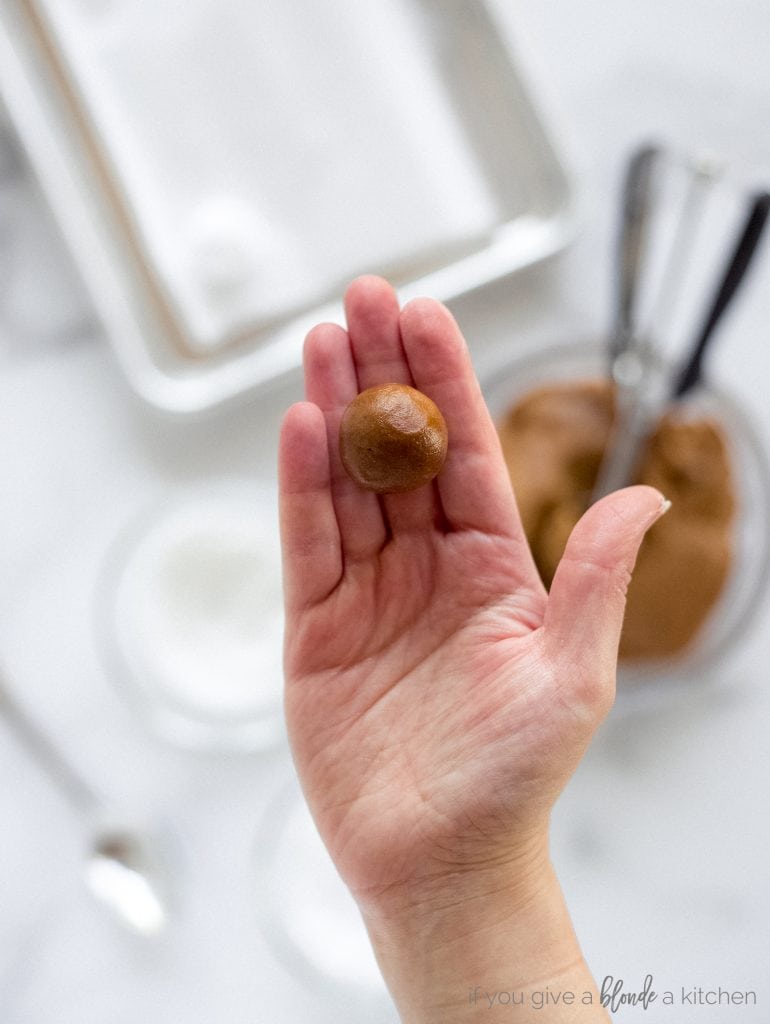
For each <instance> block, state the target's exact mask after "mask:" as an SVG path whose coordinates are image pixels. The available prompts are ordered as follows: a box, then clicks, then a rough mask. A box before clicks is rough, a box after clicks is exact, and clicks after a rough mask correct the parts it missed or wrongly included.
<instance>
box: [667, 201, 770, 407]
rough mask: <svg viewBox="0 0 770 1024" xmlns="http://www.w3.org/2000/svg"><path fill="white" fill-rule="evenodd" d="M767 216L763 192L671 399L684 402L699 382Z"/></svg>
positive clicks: (769, 203) (752, 208)
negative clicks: (714, 335)
mask: <svg viewBox="0 0 770 1024" xmlns="http://www.w3.org/2000/svg"><path fill="white" fill-rule="evenodd" d="M768 213H770V193H769V192H760V193H759V194H758V195H756V196H754V197H753V198H752V200H751V205H750V208H749V214H748V217H747V218H746V223H745V224H744V226H743V228H742V230H741V232H740V234H739V235H738V239H737V241H736V244H735V248H734V250H733V253H732V256H731V257H730V259H729V260H728V263H727V266H726V268H725V272H724V274H723V275H722V278H721V279H720V284H719V288H718V290H717V293H716V296H715V298H714V301H713V302H712V304H711V307H710V308H709V310H708V313H707V315H706V318H705V320H704V322H703V326H702V327H701V329H700V333H699V334H698V335H697V337H696V340H695V342H694V344H693V346H692V352H691V354H690V357H689V359H688V360H687V361H686V362H685V364H684V367H683V369H682V371H681V373H680V375H679V378H678V380H677V382H676V385H675V387H674V389H673V391H672V399H676V398H681V397H682V396H683V395H685V394H686V393H687V392H688V391H690V390H691V389H692V388H693V387H695V385H696V384H697V383H698V381H699V380H700V377H701V370H702V366H703V356H704V354H705V352H706V349H707V347H708V344H709V341H710V340H711V338H712V336H713V334H714V330H715V328H716V326H717V324H718V323H719V321H720V320H721V319H722V316H723V315H724V312H725V310H726V309H727V307H728V306H729V305H730V303H731V302H732V300H733V298H734V296H735V293H736V291H737V290H738V286H739V285H740V283H741V282H742V281H743V279H744V277H745V276H746V272H747V270H748V269H749V266H750V265H751V261H752V259H753V257H754V254H755V252H756V251H757V246H758V245H759V241H760V239H761V237H762V232H763V231H764V229H765V224H766V222H767V217H768Z"/></svg>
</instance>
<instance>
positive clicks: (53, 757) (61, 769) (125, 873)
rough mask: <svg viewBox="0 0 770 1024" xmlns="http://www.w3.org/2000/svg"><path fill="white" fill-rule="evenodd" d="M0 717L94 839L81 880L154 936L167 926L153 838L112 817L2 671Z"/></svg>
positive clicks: (130, 923) (128, 922)
mask: <svg viewBox="0 0 770 1024" xmlns="http://www.w3.org/2000/svg"><path fill="white" fill-rule="evenodd" d="M0 714H2V716H3V718H4V719H5V721H6V722H7V723H8V725H9V726H10V727H11V729H12V730H13V732H14V734H15V736H16V737H17V739H18V740H19V741H20V742H21V743H22V745H23V746H24V747H25V748H26V749H27V751H28V753H29V754H30V755H31V757H32V758H33V760H35V761H36V762H37V764H38V765H39V766H40V767H41V768H42V769H43V770H44V771H45V772H46V774H47V775H48V777H49V779H50V780H51V782H53V783H54V785H55V786H56V788H57V789H58V790H59V792H60V793H61V795H62V796H63V797H64V798H65V799H66V800H67V802H68V803H69V805H70V806H71V807H72V808H73V810H75V811H76V812H77V813H78V814H79V815H80V816H81V817H82V818H83V819H84V820H85V821H86V822H87V823H88V825H89V827H90V828H91V830H92V835H91V839H90V843H89V847H88V851H87V854H86V858H85V864H84V870H83V877H84V880H85V883H86V885H87V887H88V889H89V891H90V892H91V894H92V895H93V896H94V897H95V898H96V899H97V900H98V901H99V902H100V903H101V904H102V906H104V907H106V908H107V909H108V910H109V911H110V912H111V913H112V915H113V916H114V917H115V918H116V919H117V920H118V921H119V922H120V923H121V924H123V925H124V926H126V927H127V928H129V929H130V930H131V931H133V932H136V933H138V934H140V935H146V936H150V935H155V934H157V933H159V932H160V931H162V930H163V928H164V927H165V925H166V924H167V922H168V908H167V898H166V895H165V892H164V887H163V886H162V885H161V872H160V865H159V864H158V862H157V859H156V857H155V855H154V854H153V852H152V843H151V842H150V840H149V837H148V836H147V835H146V834H144V833H143V832H142V831H140V830H138V829H137V828H136V827H134V826H130V825H128V824H119V823H117V822H115V821H113V820H112V819H111V817H110V816H109V814H108V813H107V810H106V807H105V805H104V803H103V802H102V800H101V798H100V797H99V796H98V795H97V793H96V792H95V791H94V789H93V788H92V787H91V786H90V785H89V783H88V782H86V780H85V779H84V778H83V777H82V776H81V775H80V774H79V773H78V772H77V771H76V770H75V769H74V768H73V766H72V765H71V764H70V763H69V762H68V761H67V759H66V758H65V757H64V756H63V755H62V753H61V752H60V751H59V750H58V749H57V748H56V747H55V746H54V744H53V743H52V742H51V741H50V740H49V739H48V737H47V736H46V735H45V734H44V733H43V731H42V730H41V729H40V728H39V726H38V725H37V723H36V722H34V721H33V719H32V718H31V717H30V716H29V715H28V714H27V713H26V711H24V710H23V708H22V707H21V706H20V705H19V704H18V703H17V702H16V700H15V699H14V697H13V696H12V694H11V692H10V690H9V689H8V686H7V684H6V681H5V678H4V676H3V674H2V671H0Z"/></svg>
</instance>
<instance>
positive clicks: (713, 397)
mask: <svg viewBox="0 0 770 1024" xmlns="http://www.w3.org/2000/svg"><path fill="white" fill-rule="evenodd" d="M654 372H656V373H659V374H664V373H667V372H668V368H667V366H666V365H665V364H664V363H662V362H659V363H658V364H657V365H656V367H655V370H654ZM606 374H607V348H606V345H605V344H603V343H601V342H598V341H590V342H575V343H573V344H565V345H560V346H553V347H546V348H541V349H539V350H537V351H529V352H527V353H522V354H521V355H519V356H517V357H516V358H515V359H513V360H511V361H510V362H509V363H507V364H506V365H504V366H501V367H499V368H498V369H496V370H495V371H493V372H491V373H490V374H488V375H487V377H486V379H485V380H484V381H482V389H483V391H484V395H485V398H486V401H487V404H488V406H489V409H490V412H491V414H492V417H493V419H494V420H495V421H496V422H500V420H501V419H502V417H503V416H504V415H505V413H506V412H507V410H508V409H509V408H510V407H511V406H512V405H513V404H514V403H515V402H516V401H517V400H518V399H520V398H521V397H523V396H524V395H525V394H526V393H527V392H529V391H530V390H532V389H534V388H536V387H539V386H542V385H546V384H554V383H562V384H563V383H567V382H569V381H577V380H588V379H594V380H596V379H601V378H602V377H606ZM682 407H683V411H686V412H687V413H688V414H689V413H692V414H693V415H694V416H704V417H707V418H709V419H711V420H714V421H716V422H717V423H718V424H719V425H720V427H721V429H722V432H723V434H724V436H725V439H726V441H727V446H728V456H729V458H730V461H731V464H732V469H733V474H734V484H735V489H736V505H737V511H736V518H735V523H734V531H735V533H734V557H733V561H732V565H731V568H730V570H729V575H728V578H727V581H726V583H725V585H724V587H723V589H722V591H721V593H720V596H719V597H718V599H717V601H716V603H715V605H714V606H713V607H712V609H711V611H710V612H709V614H708V616H707V618H706V619H705V621H704V622H703V624H702V625H701V627H700V629H699V631H698V633H697V636H696V637H695V639H694V640H693V641H692V642H691V643H690V644H689V645H688V646H687V647H686V648H685V649H684V650H683V651H682V652H681V653H680V654H678V655H677V656H676V657H670V658H666V659H656V660H652V659H650V660H644V661H621V662H620V665H619V670H618V697H619V700H620V699H622V698H623V697H625V698H626V699H628V698H630V697H632V696H633V694H634V693H635V692H636V693H637V694H641V693H642V691H648V690H649V686H648V684H649V683H650V682H652V681H654V680H655V681H659V682H665V684H666V686H667V687H670V688H671V687H675V686H676V684H682V685H683V686H685V687H686V688H687V689H690V688H691V687H692V686H693V685H694V684H696V683H697V682H698V681H699V680H701V681H702V680H704V679H706V678H709V677H714V676H715V675H718V670H719V669H720V668H721V666H722V664H723V661H724V659H725V657H726V656H727V655H728V654H729V652H730V651H731V650H732V649H734V647H735V644H736V642H737V641H738V640H739V639H740V638H741V637H742V636H743V635H744V633H745V631H746V630H747V629H748V628H749V626H750V624H751V622H752V621H753V619H754V616H755V614H756V612H757V609H758V607H759V605H760V603H761V599H762V596H763V592H764V589H765V585H766V581H767V574H768V564H769V560H770V533H769V530H770V527H769V524H768V511H770V469H768V461H767V454H766V450H765V446H764V445H763V444H762V442H761V440H760V438H759V437H758V435H757V433H756V432H755V430H754V427H753V425H752V423H751V421H750V420H749V418H748V417H747V415H746V414H745V412H744V411H743V409H742V408H741V406H740V403H739V400H738V399H737V398H734V397H732V396H730V395H729V394H727V393H726V392H724V391H722V390H721V389H719V388H717V387H714V386H713V385H711V384H710V383H708V382H705V383H704V384H702V385H701V386H700V387H698V388H697V389H695V390H694V391H693V392H692V393H691V394H690V395H688V396H687V397H686V398H685V399H684V400H683V406H682Z"/></svg>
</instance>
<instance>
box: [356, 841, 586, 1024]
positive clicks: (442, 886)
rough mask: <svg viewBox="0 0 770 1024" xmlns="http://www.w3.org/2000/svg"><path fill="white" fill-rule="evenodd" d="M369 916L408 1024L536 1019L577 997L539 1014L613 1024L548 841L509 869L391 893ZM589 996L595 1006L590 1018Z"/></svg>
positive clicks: (369, 907) (367, 910)
mask: <svg viewBox="0 0 770 1024" xmlns="http://www.w3.org/2000/svg"><path fill="white" fill-rule="evenodd" d="M362 912H363V916H364V921H365V923H366V925H367V929H368V931H369V935H370V937H371V940H372V944H373V946H374V950H375V953H376V955H377V959H378V961H379V963H380V967H381V969H382V972H383V976H384V978H385V981H386V983H387V984H388V987H389V989H390V991H391V994H392V995H393V998H394V1000H395V1002H396V1004H397V1006H398V1008H399V1011H400V1013H401V1015H402V1020H403V1021H404V1022H405V1024H434V1022H436V1024H438V1022H439V1021H440V1022H441V1024H459V1022H465V1021H473V1020H479V1011H482V1010H484V1011H486V1012H485V1014H484V1016H483V1017H482V1018H481V1020H482V1021H484V1022H485V1024H487V1022H489V1024H491V1022H492V1021H494V1020H497V1019H498V1017H499V1019H501V1020H503V1019H505V1020H506V1021H516V1020H522V1021H524V1020H529V1019H530V1013H531V1010H532V1009H533V1008H538V1009H540V1007H537V1002H536V1000H537V998H539V994H540V993H542V992H544V991H545V990H546V989H550V991H551V992H560V993H565V994H566V993H574V997H573V998H572V999H571V1000H570V997H569V996H566V998H565V999H564V1000H562V1001H560V1003H559V1005H558V1007H557V1008H556V1009H555V1010H554V1012H553V1013H549V1012H542V1013H541V1014H540V1016H539V1017H538V1019H539V1020H542V1021H543V1022H544V1024H545V1022H550V1021H551V1020H553V1021H565V1022H566V1021H583V1020H585V1021H589V1020H591V1021H593V1020H601V1021H603V1020H606V1017H605V1015H604V1013H603V1011H602V1010H601V1008H600V1005H599V997H598V993H597V992H596V988H595V985H594V982H593V979H592V978H591V975H590V973H589V972H588V969H587V967H586V965H585V963H584V961H583V958H582V954H581V952H580V948H579V945H578V942H577V939H576V937H575V934H574V931H573V928H572V924H571V921H570V919H569V915H568V913H567V909H566V906H565V904H564V899H563V896H562V893H561V888H560V886H559V883H558V881H557V879H556V875H555V873H554V871H553V868H552V865H551V863H550V861H549V859H548V856H547V840H546V841H545V843H544V845H543V846H542V847H541V848H538V846H537V845H535V846H533V847H532V848H531V849H529V850H528V851H527V853H526V855H525V854H524V852H520V853H519V855H518V856H517V858H516V859H515V860H514V861H512V862H509V863H508V864H506V865H502V864H501V865H494V866H490V865H485V866H483V867H479V868H478V869H476V870H470V869H468V868H467V867H464V868H463V869H462V871H458V872H455V873H454V874H453V875H452V874H448V875H446V876H445V877H443V878H442V879H440V880H438V879H433V880H432V881H431V883H430V884H429V885H425V884H424V883H423V884H421V885H420V887H419V888H418V889H417V890H412V891H407V890H403V889H402V890H400V891H399V892H398V893H389V894H385V895H384V896H380V897H379V898H378V899H377V900H376V901H374V902H373V901H368V902H365V903H364V905H363V906H362ZM586 991H590V992H591V993H592V1001H591V1004H590V1005H588V1007H587V1011H588V1012H586V1013H583V1012H582V1011H581V1005H580V999H581V997H583V996H584V993H585V992H586ZM514 999H515V1000H520V1003H519V1005H518V1006H517V1005H516V1004H515V1003H514V1002H513V1000H514ZM583 1009H586V1007H585V1004H584V1005H583ZM517 1010H518V1013H517Z"/></svg>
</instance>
